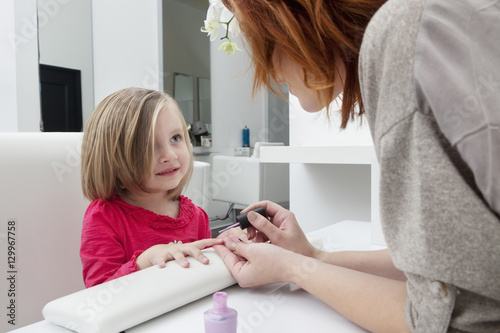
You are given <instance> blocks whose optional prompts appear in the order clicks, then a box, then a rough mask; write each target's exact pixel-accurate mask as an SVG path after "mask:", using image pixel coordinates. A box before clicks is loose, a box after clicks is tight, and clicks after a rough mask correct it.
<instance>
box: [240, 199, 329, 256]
mask: <svg viewBox="0 0 500 333" xmlns="http://www.w3.org/2000/svg"><path fill="white" fill-rule="evenodd" d="M257 207H263V208H264V209H265V210H266V214H267V216H268V217H269V220H268V219H266V218H264V217H263V216H261V215H260V214H257V213H255V212H250V213H249V214H248V221H250V223H251V224H252V225H253V227H249V228H248V229H247V230H248V238H249V239H254V240H255V242H265V241H268V240H269V241H270V242H271V243H272V244H275V245H278V246H280V247H282V248H284V249H287V250H290V251H293V252H296V253H299V254H302V255H305V256H308V257H313V258H318V257H319V256H320V253H321V251H319V250H318V249H316V248H315V247H314V246H312V245H311V243H309V241H308V240H307V238H306V235H305V234H304V231H302V229H301V228H300V226H299V224H298V222H297V220H296V219H295V214H293V213H292V212H290V211H289V210H287V209H285V208H283V207H281V206H280V205H278V204H275V203H274V202H270V201H262V202H258V203H255V204H253V205H251V206H248V207H247V208H246V209H245V210H244V211H243V213H244V212H247V211H250V210H252V209H255V208H257Z"/></svg>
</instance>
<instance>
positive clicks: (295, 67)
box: [273, 47, 344, 112]
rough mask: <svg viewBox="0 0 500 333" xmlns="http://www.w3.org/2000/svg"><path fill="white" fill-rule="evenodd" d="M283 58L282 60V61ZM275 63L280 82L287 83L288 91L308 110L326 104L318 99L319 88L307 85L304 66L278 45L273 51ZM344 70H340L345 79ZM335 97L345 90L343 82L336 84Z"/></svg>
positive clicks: (310, 110)
mask: <svg viewBox="0 0 500 333" xmlns="http://www.w3.org/2000/svg"><path fill="white" fill-rule="evenodd" d="M280 59H281V62H280ZM273 64H274V68H275V69H276V72H277V73H278V79H279V81H278V82H279V83H286V84H287V85H288V91H289V92H290V94H292V95H294V96H295V97H297V98H298V99H299V102H300V105H301V106H302V108H303V109H304V110H305V111H307V112H318V111H320V110H321V109H323V108H324V107H326V105H323V104H322V103H321V101H320V100H319V99H318V90H315V89H311V88H309V87H307V86H306V85H305V82H304V74H303V70H302V67H301V66H300V65H299V64H297V63H296V62H294V61H293V60H292V59H290V58H289V57H288V56H287V55H286V54H284V53H281V52H280V49H279V47H276V48H275V50H274V53H273ZM343 73H344V72H343V71H340V79H341V80H342V81H343V80H344V76H343V75H344V74H343ZM334 89H335V90H334V95H333V97H334V98H337V97H338V96H339V95H340V93H341V92H342V90H343V86H342V84H339V85H337V86H335V88H334Z"/></svg>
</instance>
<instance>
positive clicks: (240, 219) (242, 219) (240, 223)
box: [219, 207, 267, 234]
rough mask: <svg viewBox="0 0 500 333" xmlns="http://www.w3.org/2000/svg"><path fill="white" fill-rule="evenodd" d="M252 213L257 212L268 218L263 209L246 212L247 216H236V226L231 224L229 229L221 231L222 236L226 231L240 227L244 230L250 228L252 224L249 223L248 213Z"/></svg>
mask: <svg viewBox="0 0 500 333" xmlns="http://www.w3.org/2000/svg"><path fill="white" fill-rule="evenodd" d="M250 212H256V213H258V214H260V215H262V216H264V217H265V218H267V215H266V210H265V209H264V208H262V207H258V208H255V209H253V210H251V211H248V212H246V213H245V214H241V215H238V216H236V221H237V222H236V223H235V224H231V225H230V226H229V227H227V228H224V229H222V230H221V231H219V234H221V233H223V232H224V231H227V230H229V229H231V228H236V227H240V228H241V229H242V230H244V229H246V228H248V227H250V226H251V225H252V224H251V223H250V222H249V221H248V217H247V215H248V213H250Z"/></svg>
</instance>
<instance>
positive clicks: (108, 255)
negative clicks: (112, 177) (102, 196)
mask: <svg viewBox="0 0 500 333" xmlns="http://www.w3.org/2000/svg"><path fill="white" fill-rule="evenodd" d="M118 220H119V217H117V216H116V213H115V212H113V210H112V209H110V207H109V205H108V204H107V203H106V202H104V201H100V200H96V201H94V202H92V203H91V204H90V206H89V208H88V209H87V212H86V213H85V217H84V220H83V229H82V238H81V247H80V258H81V260H82V266H83V280H84V283H85V287H87V288H89V287H92V286H95V285H97V284H101V283H103V282H106V281H110V280H113V279H116V278H119V277H122V276H125V275H127V274H130V273H132V272H135V271H137V270H138V267H137V264H136V262H135V260H136V259H137V257H138V256H139V255H140V254H141V253H142V250H141V251H136V252H135V253H134V255H133V256H132V258H131V259H130V260H128V261H127V260H126V257H125V250H124V247H123V244H122V241H121V239H123V235H120V234H121V233H122V232H123V230H122V229H121V228H119V225H117V224H116V223H115V224H113V221H118Z"/></svg>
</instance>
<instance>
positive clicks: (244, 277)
mask: <svg viewBox="0 0 500 333" xmlns="http://www.w3.org/2000/svg"><path fill="white" fill-rule="evenodd" d="M223 238H224V240H225V245H216V246H214V249H215V251H217V253H218V254H219V255H220V256H221V258H222V260H224V263H225V264H226V266H227V268H228V269H229V271H230V272H231V274H232V275H233V277H234V278H235V279H236V281H238V284H239V285H240V286H242V287H257V286H260V285H265V284H272V283H279V282H290V281H289V277H290V276H289V275H290V274H288V273H287V272H290V269H291V268H292V267H294V264H293V262H294V260H295V259H298V258H304V257H303V256H300V255H298V254H295V253H293V252H290V251H287V250H285V249H283V248H281V247H278V246H275V245H272V244H267V243H252V242H251V243H246V242H242V241H240V240H239V239H238V238H237V237H234V235H232V236H226V237H223ZM309 260H313V259H309Z"/></svg>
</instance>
